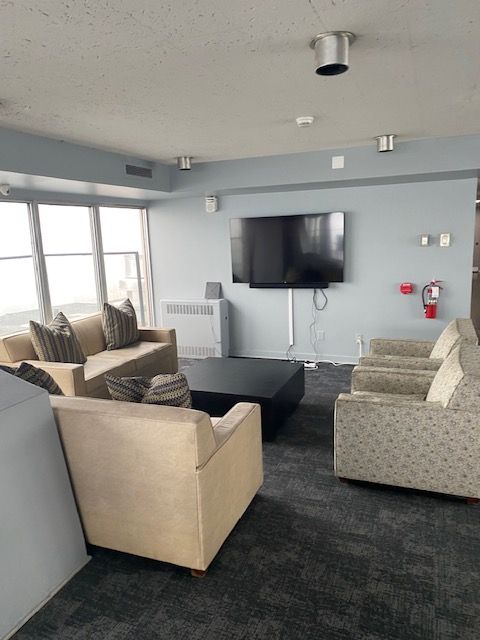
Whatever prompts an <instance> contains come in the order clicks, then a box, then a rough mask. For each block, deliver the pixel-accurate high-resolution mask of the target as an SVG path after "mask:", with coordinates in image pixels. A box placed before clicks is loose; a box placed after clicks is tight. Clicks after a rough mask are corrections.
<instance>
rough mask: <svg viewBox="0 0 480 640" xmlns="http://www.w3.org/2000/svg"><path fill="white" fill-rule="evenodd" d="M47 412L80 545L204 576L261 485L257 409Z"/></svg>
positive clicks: (81, 401)
mask: <svg viewBox="0 0 480 640" xmlns="http://www.w3.org/2000/svg"><path fill="white" fill-rule="evenodd" d="M51 404H52V407H53V412H54V415H55V420H56V422H57V426H58V429H59V432H60V437H61V440H62V444H63V448H64V452H65V457H66V460H67V464H68V468H69V471H70V476H71V480H72V484H73V489H74V492H75V496H76V499H77V504H78V507H79V511H80V516H81V519H82V523H83V527H84V531H85V535H86V538H87V540H88V541H89V542H90V543H92V544H94V545H98V546H101V547H107V548H109V549H116V550H118V551H124V552H127V553H132V554H135V555H140V556H145V557H148V558H153V559H155V560H162V561H165V562H170V563H173V564H177V565H181V566H184V567H189V568H190V569H192V570H194V571H195V570H196V572H197V573H198V572H203V571H205V570H206V569H207V567H208V566H209V564H210V563H211V561H212V560H213V558H214V557H215V555H216V553H217V552H218V550H219V548H220V547H221V545H222V544H223V542H224V541H225V539H226V538H227V536H228V534H229V533H230V531H231V530H232V529H233V527H234V526H235V524H236V523H237V521H238V520H239V519H240V517H241V516H242V514H243V512H244V511H245V509H246V508H247V507H248V505H249V504H250V502H251V500H252V498H253V497H254V495H255V494H256V493H257V491H258V489H259V488H260V486H261V484H262V481H263V465H262V439H261V424H260V407H259V406H258V405H256V404H250V403H239V404H237V405H236V406H235V407H233V408H232V409H231V410H230V411H229V412H228V413H227V414H226V415H225V416H224V417H223V418H221V419H214V418H212V419H210V417H209V416H208V415H207V414H206V413H202V412H200V411H194V410H192V409H177V408H173V407H165V406H155V405H142V404H132V403H126V402H114V401H108V400H99V399H92V398H65V397H61V396H51Z"/></svg>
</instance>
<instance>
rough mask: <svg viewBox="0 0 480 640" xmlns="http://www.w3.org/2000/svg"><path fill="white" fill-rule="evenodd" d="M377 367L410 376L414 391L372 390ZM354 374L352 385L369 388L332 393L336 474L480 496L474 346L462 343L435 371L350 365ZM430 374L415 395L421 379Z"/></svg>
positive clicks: (478, 358) (479, 360)
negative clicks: (421, 395)
mask: <svg viewBox="0 0 480 640" xmlns="http://www.w3.org/2000/svg"><path fill="white" fill-rule="evenodd" d="M392 371H393V372H394V373H391V372H392ZM382 372H383V373H384V375H385V374H386V379H388V378H389V376H391V380H395V379H396V380H397V382H398V381H399V380H400V379H401V378H402V375H401V374H402V373H403V379H405V380H406V379H410V383H411V384H413V381H414V380H415V379H416V380H417V395H416V397H415V396H414V395H413V392H412V395H403V396H402V395H401V396H400V397H398V396H397V395H396V394H395V393H392V392H391V391H390V390H388V391H387V393H384V394H382V393H378V392H377V393H372V391H373V389H372V387H373V386H374V384H376V383H375V378H376V377H378V379H380V378H381V373H382ZM353 374H355V383H354V384H352V386H360V387H361V386H363V387H368V386H370V390H369V389H364V390H363V391H362V390H361V389H359V391H357V392H356V393H352V394H341V395H340V396H339V397H338V399H337V402H336V407H335V454H334V455H335V473H336V475H337V476H340V477H342V476H343V477H346V478H352V479H356V480H366V481H369V482H380V483H383V484H390V485H397V486H402V487H413V488H416V489H424V490H427V491H438V492H441V493H449V494H453V495H459V496H468V497H475V498H480V422H479V419H478V415H479V411H480V347H476V346H472V345H470V344H468V343H465V342H463V341H462V342H461V343H460V344H459V345H458V346H457V347H456V348H455V349H454V350H453V352H452V353H451V354H450V355H449V356H448V357H447V358H446V359H445V361H444V363H443V364H442V366H441V367H440V369H439V370H438V371H437V372H436V373H435V372H432V371H408V370H404V371H403V372H402V370H399V369H396V370H395V369H394V370H392V369H387V368H382V367H378V368H372V367H356V369H354V372H353ZM353 374H352V375H353ZM406 374H407V375H406ZM432 374H433V376H434V379H433V381H432V384H431V387H430V390H429V391H428V395H427V399H426V401H421V400H419V399H418V389H419V385H420V384H421V383H422V380H423V383H425V382H426V381H427V379H428V376H432ZM410 383H409V384H410ZM383 386H384V388H385V387H388V386H389V384H384V385H383ZM403 387H404V388H405V383H403ZM411 388H412V389H413V386H412V387H411ZM368 391H370V393H368Z"/></svg>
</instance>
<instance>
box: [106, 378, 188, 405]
mask: <svg viewBox="0 0 480 640" xmlns="http://www.w3.org/2000/svg"><path fill="white" fill-rule="evenodd" d="M105 382H106V384H107V387H108V390H109V392H110V395H111V397H112V399H113V400H121V401H123V402H141V403H143V404H161V405H165V406H169V407H183V408H185V409H190V408H191V407H192V396H191V393H190V389H189V387H188V382H187V378H186V377H185V374H183V373H166V374H160V375H158V376H154V377H153V378H146V377H144V376H135V377H130V378H122V377H118V376H114V375H111V374H106V375H105Z"/></svg>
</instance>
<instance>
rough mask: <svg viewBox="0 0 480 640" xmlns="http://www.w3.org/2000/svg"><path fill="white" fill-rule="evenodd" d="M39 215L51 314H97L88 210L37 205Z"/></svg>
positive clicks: (73, 317) (86, 208) (72, 316)
mask: <svg viewBox="0 0 480 640" xmlns="http://www.w3.org/2000/svg"><path fill="white" fill-rule="evenodd" d="M38 212H39V216H40V229H41V232H42V243H43V254H44V256H45V264H46V268H47V279H48V287H49V291H50V302H51V304H52V315H53V316H55V315H56V314H57V313H58V312H59V311H63V313H64V314H65V315H66V316H67V318H68V319H69V320H75V318H79V317H81V316H85V315H87V314H89V313H94V312H95V311H98V308H99V302H100V301H99V300H98V297H97V290H96V285H95V269H94V262H93V252H92V232H91V228H90V210H89V208H88V207H78V206H63V205H56V204H53V205H52V204H40V205H39V206H38Z"/></svg>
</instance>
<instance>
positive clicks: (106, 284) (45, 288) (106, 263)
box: [0, 202, 153, 335]
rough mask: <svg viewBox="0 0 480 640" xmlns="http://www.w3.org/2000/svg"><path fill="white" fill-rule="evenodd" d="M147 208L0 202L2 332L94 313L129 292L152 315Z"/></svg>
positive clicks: (142, 320) (140, 311)
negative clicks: (62, 316)
mask: <svg viewBox="0 0 480 640" xmlns="http://www.w3.org/2000/svg"><path fill="white" fill-rule="evenodd" d="M144 214H145V212H144V210H143V209H138V208H135V209H134V208H123V207H114V206H112V207H110V206H102V207H96V206H91V207H89V206H79V205H56V204H39V205H37V204H35V203H26V202H8V203H5V202H0V283H1V288H0V293H1V295H0V335H7V334H9V333H13V332H14V331H21V330H25V329H28V321H29V320H40V321H44V322H45V321H49V320H50V319H51V318H52V317H53V316H55V315H56V313H58V312H59V311H63V312H64V313H65V315H66V316H67V318H69V319H70V320H74V319H75V318H78V317H81V316H84V315H87V314H89V313H94V312H95V311H97V310H98V309H100V308H101V306H102V304H103V302H105V301H109V302H112V303H114V304H115V303H118V302H120V301H121V300H123V299H124V298H127V297H128V298H130V299H131V300H132V303H133V305H134V307H135V310H136V312H137V316H138V321H139V324H141V325H148V324H150V323H151V322H152V321H153V317H152V306H151V284H150V276H149V274H150V272H149V268H148V267H149V265H148V263H147V260H146V255H148V253H147V252H148V245H147V242H148V239H147V235H146V231H147V230H146V228H145V227H144V218H145V215H144Z"/></svg>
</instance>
